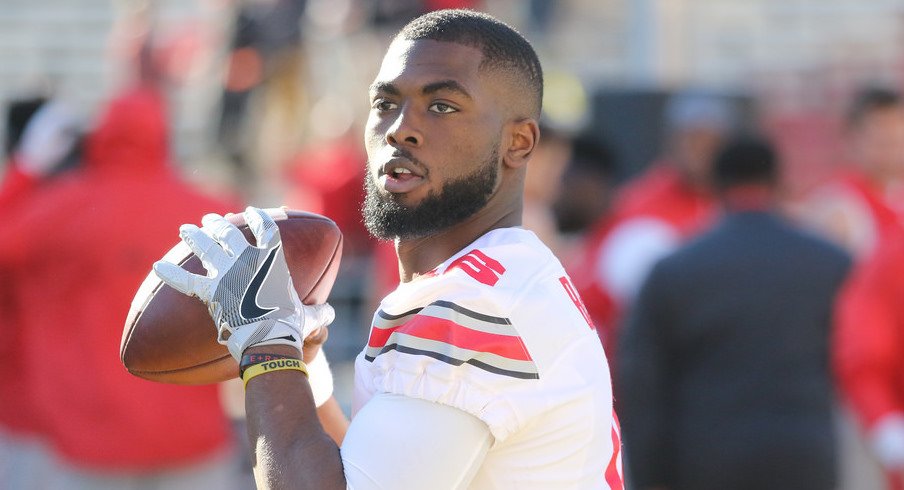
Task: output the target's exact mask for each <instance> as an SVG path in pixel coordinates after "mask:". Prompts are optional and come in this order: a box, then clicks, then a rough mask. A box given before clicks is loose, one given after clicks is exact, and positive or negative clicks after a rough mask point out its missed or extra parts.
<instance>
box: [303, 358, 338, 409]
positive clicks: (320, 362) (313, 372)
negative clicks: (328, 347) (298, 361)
mask: <svg viewBox="0 0 904 490" xmlns="http://www.w3.org/2000/svg"><path fill="white" fill-rule="evenodd" d="M308 380H309V381H310V383H311V393H312V394H313V395H314V406H316V407H320V406H321V405H323V404H324V403H326V401H327V400H329V399H330V397H331V396H333V373H332V372H331V371H330V363H329V362H327V359H326V352H323V349H320V352H318V353H317V355H316V356H314V359H312V360H311V362H310V364H308Z"/></svg>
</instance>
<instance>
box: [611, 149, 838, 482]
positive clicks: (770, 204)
mask: <svg viewBox="0 0 904 490" xmlns="http://www.w3.org/2000/svg"><path fill="white" fill-rule="evenodd" d="M713 175H714V178H713V181H714V183H715V189H716V193H717V195H718V197H719V200H720V203H721V205H722V207H723V209H724V210H725V212H726V215H725V217H724V218H723V219H722V220H721V221H720V222H719V223H718V224H717V225H716V226H715V228H714V229H712V230H711V231H709V232H706V233H705V234H703V235H702V236H700V237H698V238H696V239H694V240H692V241H691V242H690V243H688V244H687V245H685V246H683V247H681V248H680V249H678V250H677V251H676V252H674V253H673V254H671V255H669V256H667V257H666V258H664V259H662V260H661V261H660V262H658V263H657V264H656V266H655V267H654V268H653V271H652V272H651V274H650V275H649V276H648V277H647V279H646V280H645V282H644V284H643V287H642V289H641V291H640V294H639V296H638V299H637V302H636V303H635V304H634V305H633V307H632V308H631V315H630V318H629V320H628V322H627V324H626V327H625V331H624V335H623V338H622V342H621V350H620V351H619V359H620V360H621V370H620V378H619V381H620V385H621V389H620V393H621V394H622V405H621V407H620V408H621V411H620V416H621V419H622V435H623V437H624V441H625V452H626V460H625V461H626V463H627V464H628V466H629V468H630V471H629V476H630V477H631V478H632V479H633V481H634V485H635V486H636V488H638V489H654V488H662V489H694V490H707V489H712V490H724V489H728V488H730V489H733V490H744V489H751V490H753V489H757V490H759V489H764V488H770V489H788V490H791V489H794V490H803V489H820V490H831V489H833V488H835V484H836V475H835V472H836V469H835V448H834V436H833V422H832V382H831V376H830V370H829V363H828V357H829V348H828V343H829V335H830V331H831V329H830V325H831V312H832V304H833V301H834V299H835V296H836V293H837V291H838V289H839V287H840V286H841V283H842V281H843V280H844V278H845V275H846V273H847V270H848V267H849V263H850V259H849V258H848V256H847V254H845V253H844V252H843V251H841V249H839V248H837V247H835V246H833V245H830V244H829V243H828V242H825V241H823V240H821V239H818V238H815V237H813V236H810V235H808V234H805V233H802V232H800V231H798V230H796V229H795V228H794V227H792V226H791V224H790V223H789V222H786V221H785V220H784V219H783V218H781V217H780V216H779V215H778V214H777V213H776V209H777V205H778V192H779V191H778V190H779V180H780V167H779V162H778V160H777V157H776V155H775V153H774V150H773V148H772V146H771V144H770V143H768V142H766V141H764V140H761V139H753V138H743V139H738V140H733V141H731V142H730V143H728V144H727V145H726V146H725V148H724V149H723V150H722V151H721V152H720V153H719V155H718V157H717V158H716V160H715V167H714V170H713Z"/></svg>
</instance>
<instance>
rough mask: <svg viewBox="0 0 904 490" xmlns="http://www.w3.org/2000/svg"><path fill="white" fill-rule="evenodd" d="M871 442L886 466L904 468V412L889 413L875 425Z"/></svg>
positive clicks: (871, 445) (870, 438)
mask: <svg viewBox="0 0 904 490" xmlns="http://www.w3.org/2000/svg"><path fill="white" fill-rule="evenodd" d="M869 443H870V447H871V448H872V450H873V452H874V453H875V455H876V459H878V460H879V463H881V464H882V466H883V467H885V468H889V469H891V468H904V414H902V413H900V412H896V413H891V414H888V415H886V416H884V417H882V418H881V419H879V421H878V422H876V424H875V425H874V426H873V429H872V430H871V431H870V435H869Z"/></svg>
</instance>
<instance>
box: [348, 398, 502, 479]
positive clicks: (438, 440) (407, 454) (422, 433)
mask: <svg viewBox="0 0 904 490" xmlns="http://www.w3.org/2000/svg"><path fill="white" fill-rule="evenodd" d="M492 440H493V437H492V435H490V431H489V428H488V427H487V426H486V424H484V423H483V422H481V421H480V420H478V419H477V418H476V417H474V416H472V415H470V414H467V413H465V412H463V411H461V410H458V409H455V408H451V407H448V406H444V405H440V404H436V403H431V402H426V401H424V400H418V399H415V398H409V397H405V396H400V395H389V394H381V395H377V396H375V397H374V398H373V399H372V400H370V402H369V403H368V404H367V405H366V406H365V407H364V408H363V409H362V410H361V411H360V412H358V414H357V416H356V417H355V419H354V420H353V421H352V424H351V426H350V427H349V430H348V434H347V435H346V437H345V440H344V441H343V443H342V448H341V453H342V463H343V466H344V468H345V478H346V481H347V482H348V488H349V489H352V490H383V489H393V490H420V489H423V488H431V489H438V490H441V489H447V488H448V489H464V488H468V486H469V484H470V482H471V480H472V479H473V478H474V475H475V474H476V473H477V470H478V469H480V466H481V464H482V463H483V461H484V458H485V456H486V454H487V451H488V450H489V448H490V445H491V443H492Z"/></svg>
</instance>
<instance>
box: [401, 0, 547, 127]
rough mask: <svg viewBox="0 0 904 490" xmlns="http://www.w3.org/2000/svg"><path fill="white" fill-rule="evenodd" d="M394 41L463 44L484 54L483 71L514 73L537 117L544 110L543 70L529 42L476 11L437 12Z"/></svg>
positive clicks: (414, 22)
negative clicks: (490, 69)
mask: <svg viewBox="0 0 904 490" xmlns="http://www.w3.org/2000/svg"><path fill="white" fill-rule="evenodd" d="M395 39H405V40H409V41H419V40H424V39H427V40H431V41H441V42H450V43H456V44H463V45H465V46H470V47H473V48H477V49H479V50H480V51H481V52H482V53H483V60H482V61H481V65H480V66H481V67H491V68H501V69H504V70H512V71H514V72H515V74H516V75H517V76H518V78H519V79H522V80H523V81H524V83H525V85H526V88H527V89H528V90H529V91H530V95H531V96H532V97H533V98H534V104H533V108H532V109H533V111H534V114H533V116H534V117H539V115H540V111H541V109H542V106H543V69H542V67H541V66H540V59H539V58H538V57H537V53H536V52H535V51H534V48H533V47H532V46H531V45H530V43H529V42H528V41H527V39H525V38H524V36H522V35H521V34H519V33H518V31H516V30H515V29H514V28H513V27H511V26H509V25H507V24H505V23H504V22H502V21H499V20H498V19H496V18H494V17H492V16H490V15H487V14H484V13H481V12H476V11H473V10H467V9H449V10H436V11H433V12H429V13H427V14H424V15H422V16H420V17H418V18H416V19H414V20H412V21H411V22H409V23H408V24H407V25H406V26H405V27H403V28H402V30H400V31H399V33H398V34H396V36H395Z"/></svg>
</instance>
